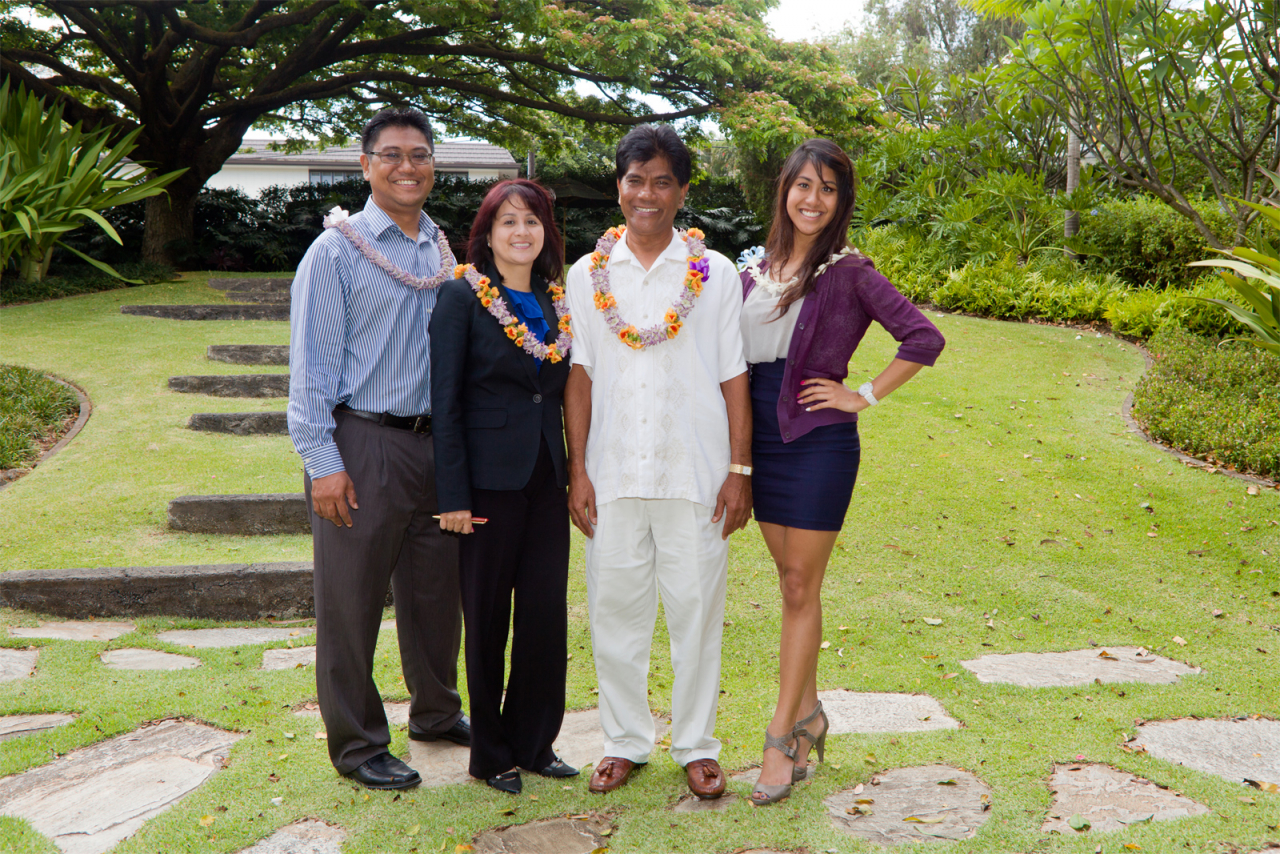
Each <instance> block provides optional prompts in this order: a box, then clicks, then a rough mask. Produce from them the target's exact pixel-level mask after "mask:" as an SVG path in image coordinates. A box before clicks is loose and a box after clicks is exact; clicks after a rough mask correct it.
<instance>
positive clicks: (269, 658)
mask: <svg viewBox="0 0 1280 854" xmlns="http://www.w3.org/2000/svg"><path fill="white" fill-rule="evenodd" d="M315 663H316V648H315V647H314V646H299V647H294V648H293V649H269V650H267V651H266V652H264V653H262V669H263V670H292V669H293V668H295V667H310V666H311V665H313V664H315Z"/></svg>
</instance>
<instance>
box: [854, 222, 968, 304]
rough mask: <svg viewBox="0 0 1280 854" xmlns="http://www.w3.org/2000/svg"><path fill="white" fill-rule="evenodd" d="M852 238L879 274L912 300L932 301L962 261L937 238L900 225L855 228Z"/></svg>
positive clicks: (919, 301) (918, 301) (920, 301)
mask: <svg viewBox="0 0 1280 854" xmlns="http://www.w3.org/2000/svg"><path fill="white" fill-rule="evenodd" d="M851 238H852V240H853V244H854V245H855V246H857V247H858V249H859V250H861V251H862V253H863V254H865V255H866V256H867V257H868V258H870V259H871V260H872V261H873V262H875V265H876V269H877V270H879V271H880V274H881V275H883V276H884V277H885V278H886V279H888V280H889V281H891V282H893V284H894V287H896V288H897V289H898V290H899V291H901V292H902V294H903V295H904V296H905V297H906V298H907V299H909V300H911V301H912V302H917V303H925V302H930V301H931V300H932V298H933V292H934V290H935V289H937V288H938V286H939V285H941V284H942V282H943V281H945V280H946V277H947V274H948V273H949V272H950V271H951V268H952V267H953V266H960V265H961V264H962V263H963V262H957V261H956V260H955V259H954V258H953V257H951V256H950V255H949V254H948V253H947V252H946V251H945V250H943V249H942V248H941V244H939V243H938V241H935V240H929V239H928V238H927V237H925V236H924V235H923V234H921V233H920V232H918V231H916V230H914V229H909V228H903V227H901V226H897V225H886V226H881V227H879V228H865V229H855V230H854V232H853V233H852V235H851Z"/></svg>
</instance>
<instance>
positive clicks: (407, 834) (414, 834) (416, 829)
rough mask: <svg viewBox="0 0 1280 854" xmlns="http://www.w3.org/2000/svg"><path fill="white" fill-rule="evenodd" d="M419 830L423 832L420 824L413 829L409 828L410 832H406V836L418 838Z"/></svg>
mask: <svg viewBox="0 0 1280 854" xmlns="http://www.w3.org/2000/svg"><path fill="white" fill-rule="evenodd" d="M419 830H422V825H420V824H415V825H414V826H413V827H411V828H409V829H408V830H406V831H405V832H404V835H405V836H417V835H418V831H419Z"/></svg>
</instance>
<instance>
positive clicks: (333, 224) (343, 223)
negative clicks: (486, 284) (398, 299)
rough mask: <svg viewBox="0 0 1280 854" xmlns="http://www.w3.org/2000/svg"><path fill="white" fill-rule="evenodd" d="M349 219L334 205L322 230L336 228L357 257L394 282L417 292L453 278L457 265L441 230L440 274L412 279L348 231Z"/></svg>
mask: <svg viewBox="0 0 1280 854" xmlns="http://www.w3.org/2000/svg"><path fill="white" fill-rule="evenodd" d="M350 218H351V215H350V214H349V213H347V212H346V211H344V210H343V209H342V208H341V207H339V206H337V205H334V207H333V208H332V210H330V211H329V214H328V216H326V217H325V218H324V227H325V228H336V229H337V230H338V231H339V232H341V233H342V236H343V237H345V238H347V240H350V241H351V245H352V246H354V247H355V248H356V249H358V250H360V254H361V255H363V256H364V257H366V258H368V259H369V262H370V263H371V264H373V265H374V266H375V267H378V268H379V269H381V270H383V271H385V272H386V274H387V275H388V276H390V277H391V278H393V279H395V280H396V281H397V282H400V283H401V284H403V285H405V286H406V287H410V288H413V289H414V290H419V291H420V290H432V289H434V288H438V287H440V286H441V285H443V284H444V283H445V282H448V281H450V280H452V279H453V278H454V273H453V268H454V267H456V266H457V263H458V262H457V261H456V260H455V259H454V257H453V250H451V249H450V248H449V238H447V237H445V236H444V232H443V231H438V232H437V233H438V234H439V244H440V272H439V273H436V274H435V275H434V276H430V277H426V276H415V275H413V274H412V273H410V272H407V271H405V270H402V269H400V268H399V267H397V266H396V265H395V264H392V263H391V260H390V259H389V258H387V256H386V255H383V254H382V253H381V252H379V251H378V250H377V249H374V248H373V246H372V245H371V244H370V243H369V241H367V240H365V239H364V235H362V234H361V233H360V232H358V231H356V230H355V229H354V228H352V227H351V223H349V222H347V220H348V219H350Z"/></svg>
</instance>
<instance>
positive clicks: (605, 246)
mask: <svg viewBox="0 0 1280 854" xmlns="http://www.w3.org/2000/svg"><path fill="white" fill-rule="evenodd" d="M626 233H627V227H626V226H625V225H624V226H621V227H618V228H611V229H609V230H608V231H606V232H605V233H604V235H603V236H602V237H601V238H600V239H599V240H598V241H597V242H596V251H595V252H592V253H591V284H592V286H593V287H594V288H595V293H594V294H593V295H592V300H593V301H594V302H595V305H596V308H597V309H598V310H599V311H600V312H602V313H603V314H604V319H605V323H606V324H607V325H608V326H609V331H610V332H612V333H613V334H614V335H617V336H618V340H619V341H621V342H622V343H623V344H626V345H627V346H628V347H630V348H631V349H632V350H643V349H645V348H646V347H652V346H654V345H655V344H661V343H662V342H663V341H669V340H671V339H672V338H675V337H676V335H678V334H680V327H681V326H683V325H684V319H685V318H686V317H688V316H689V312H691V311H693V301H694V300H695V299H697V298H698V296H699V295H700V294H701V293H702V283H703V282H704V281H706V279H707V277H708V276H709V275H710V274H711V263H710V262H709V261H707V259H706V258H704V257H703V256H704V255H705V254H706V251H707V246H706V244H705V243H703V240H704V239H705V238H706V235H704V234H703V233H702V232H701V231H700V230H698V229H696V228H691V229H689V230H688V231H686V232H685V233H684V234H682V235H680V239H681V240H683V241H684V242H685V247H686V248H687V249H688V251H689V255H688V258H687V260H688V263H689V269H688V270H687V271H686V272H685V274H684V288H683V289H681V291H680V297H679V298H678V299H677V300H676V301H675V304H674V305H672V306H671V308H669V309H667V312H666V314H664V315H663V317H662V322H661V323H658V324H655V325H653V326H649V327H646V328H644V329H637V328H636V327H635V326H634V325H632V324H630V323H627V322H626V321H625V320H623V319H622V315H621V314H619V312H618V301H617V300H616V299H614V296H613V293H612V291H611V290H610V288H609V266H608V265H609V256H610V255H611V254H613V248H614V247H615V246H617V245H618V241H619V240H621V239H622V237H623V235H625V234H626Z"/></svg>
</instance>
